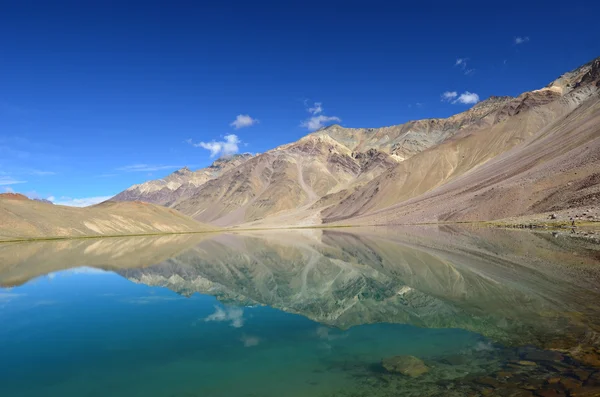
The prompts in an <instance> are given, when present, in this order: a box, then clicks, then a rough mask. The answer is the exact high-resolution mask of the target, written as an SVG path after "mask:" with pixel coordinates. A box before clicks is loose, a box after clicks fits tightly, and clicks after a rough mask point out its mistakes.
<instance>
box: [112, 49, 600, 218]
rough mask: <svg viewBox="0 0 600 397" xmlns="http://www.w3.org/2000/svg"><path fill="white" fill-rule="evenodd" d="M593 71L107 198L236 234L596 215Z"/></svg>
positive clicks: (330, 133)
mask: <svg viewBox="0 0 600 397" xmlns="http://www.w3.org/2000/svg"><path fill="white" fill-rule="evenodd" d="M599 69H600V58H598V59H596V60H594V61H592V62H590V63H587V64H585V65H583V66H581V67H579V68H577V69H575V70H573V71H571V72H568V73H565V74H564V75H562V76H560V77H559V78H558V79H557V80H555V81H553V82H552V83H550V84H549V85H548V86H546V87H544V88H541V89H539V90H534V91H531V92H525V93H523V94H521V95H519V96H517V97H510V96H500V97H498V96H492V97H490V98H488V99H487V100H484V101H482V102H480V103H478V104H476V105H475V106H473V107H472V108H471V109H469V110H467V111H465V112H462V113H460V114H457V115H454V116H452V117H449V118H445V119H424V120H417V121H410V122H408V123H405V124H401V125H397V126H390V127H382V128H344V127H342V126H339V125H332V126H329V127H326V128H323V129H321V130H318V131H316V132H314V133H311V134H309V135H307V136H305V137H303V138H301V139H300V140H298V141H297V142H293V143H290V144H287V145H282V146H280V147H277V148H275V149H272V150H269V151H267V152H265V153H262V154H259V155H256V156H253V157H250V158H244V159H243V161H239V162H237V163H227V164H228V165H227V167H222V168H221V169H220V171H219V172H216V173H210V175H211V176H212V177H210V178H207V177H202V178H199V179H198V181H197V182H185V184H184V182H182V181H181V180H180V179H181V178H182V176H180V175H175V174H177V173H181V172H180V171H178V172H177V173H175V174H172V175H171V176H169V177H167V178H165V179H164V180H159V181H150V182H146V183H145V184H142V185H136V186H132V187H131V188H129V189H128V190H126V191H125V192H123V193H120V194H119V195H117V196H116V198H115V199H117V200H130V199H136V200H143V201H149V202H154V203H158V204H162V205H166V206H169V207H172V208H175V209H177V210H179V211H181V212H183V213H184V214H186V215H189V216H191V217H193V218H195V219H197V220H200V221H202V222H209V223H212V224H215V225H219V226H232V225H240V224H243V225H245V226H246V227H252V226H261V227H265V226H275V227H277V226H291V225H294V226H302V225H315V224H322V223H337V224H390V223H400V222H409V223H410V222H439V221H463V220H493V219H502V218H506V217H514V216H524V215H531V214H540V213H544V212H548V211H561V210H565V209H568V208H574V207H577V208H579V207H581V206H598V201H597V199H600V194H599V193H600V185H599V182H598V181H600V174H598V172H597V171H596V170H598V169H600V163H599V160H598V153H600V140H599V138H598V137H599V135H600V131H599V128H598V126H599V125H600V100H599V92H600V88H599V81H600V77H599V74H600V72H599ZM226 161H231V160H226ZM211 167H212V166H211ZM211 167H209V168H211ZM199 172H204V171H203V170H199V171H196V173H199ZM184 174H185V178H184V179H185V180H186V181H188V180H191V177H190V175H192V174H194V173H192V172H191V171H189V170H186V171H185V172H184ZM194 175H195V174H194ZM202 175H205V174H202ZM177 178H180V179H177ZM186 178H187V179H186ZM173 181H175V182H173ZM169 186H171V187H169ZM184 186H185V187H184Z"/></svg>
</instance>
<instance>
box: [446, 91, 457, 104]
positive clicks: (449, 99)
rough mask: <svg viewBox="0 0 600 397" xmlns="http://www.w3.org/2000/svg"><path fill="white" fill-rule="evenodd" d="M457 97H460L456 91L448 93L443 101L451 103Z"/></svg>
mask: <svg viewBox="0 0 600 397" xmlns="http://www.w3.org/2000/svg"><path fill="white" fill-rule="evenodd" d="M457 96H458V92H456V91H446V92H444V93H443V94H442V101H445V102H450V101H451V100H453V99H454V98H456V97H457Z"/></svg>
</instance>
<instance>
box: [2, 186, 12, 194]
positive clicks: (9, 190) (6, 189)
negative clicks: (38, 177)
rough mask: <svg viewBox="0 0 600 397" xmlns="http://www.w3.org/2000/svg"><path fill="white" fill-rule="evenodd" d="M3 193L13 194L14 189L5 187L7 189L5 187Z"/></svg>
mask: <svg viewBox="0 0 600 397" xmlns="http://www.w3.org/2000/svg"><path fill="white" fill-rule="evenodd" d="M4 192H5V193H14V192H15V189H13V188H12V187H10V186H7V187H5V188H4Z"/></svg>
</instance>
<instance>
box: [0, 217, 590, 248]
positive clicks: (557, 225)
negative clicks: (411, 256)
mask: <svg viewBox="0 0 600 397" xmlns="http://www.w3.org/2000/svg"><path fill="white" fill-rule="evenodd" d="M452 225H460V226H476V227H491V228H500V229H518V230H529V231H533V230H535V231H537V232H553V233H557V232H563V233H560V234H561V235H565V236H571V237H584V238H592V239H594V238H596V239H600V221H575V222H570V221H554V222H552V221H540V220H531V221H525V220H521V221H516V220H515V221H514V222H511V221H506V220H497V221H493V220H492V221H454V222H452V221H450V222H419V223H399V224H373V225H358V224H357V225H326V224H325V225H310V226H284V227H257V228H239V229H238V228H235V227H230V228H222V229H214V230H201V231H192V232H165V233H134V234H114V235H87V236H48V237H42V236H40V237H16V238H12V239H2V238H0V244H5V243H19V242H21V243H22V242H36V241H63V240H82V239H97V238H125V237H157V236H172V235H189V234H211V233H227V232H234V233H237V232H250V231H265V230H299V229H345V228H358V227H388V228H390V227H410V226H452Z"/></svg>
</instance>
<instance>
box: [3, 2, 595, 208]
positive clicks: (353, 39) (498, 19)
mask: <svg viewBox="0 0 600 397" xmlns="http://www.w3.org/2000/svg"><path fill="white" fill-rule="evenodd" d="M124 3H125V2H122V1H114V2H111V1H107V0H104V1H93V0H90V1H83V2H82V1H70V2H63V1H41V0H39V1H26V0H23V1H2V0H0V191H2V190H7V189H8V190H14V191H18V192H23V193H26V194H29V195H31V196H38V197H43V198H46V197H52V198H53V199H54V200H55V201H56V202H61V203H67V204H79V205H81V204H87V203H91V202H94V201H97V200H98V199H97V198H98V197H106V196H110V195H114V194H116V193H118V192H119V191H121V190H123V189H125V188H127V187H128V186H130V185H132V184H134V183H140V182H143V181H145V180H148V179H155V178H158V177H162V176H165V175H167V174H169V173H170V172H172V171H174V170H175V169H177V168H179V167H182V166H186V165H187V166H190V167H192V168H201V167H204V166H207V165H209V164H210V163H211V162H212V161H213V160H214V159H215V157H218V156H219V155H222V154H223V153H233V152H236V151H241V152H246V151H248V152H263V151H266V150H268V149H271V148H273V147H275V146H278V145H280V144H284V143H288V142H291V141H294V140H297V139H298V138H300V137H301V136H303V135H305V134H307V133H308V132H309V130H310V129H314V128H316V127H319V126H321V125H326V124H328V123H332V122H337V123H339V124H341V125H344V126H347V127H378V126H385V125H393V124H399V123H403V122H406V121H408V120H413V119H420V118H428V117H447V116H450V115H452V114H454V113H458V112H460V111H463V110H465V109H467V108H468V107H470V106H472V103H474V102H475V101H476V100H477V99H479V100H483V99H485V98H487V97H488V96H490V95H518V94H519V93H521V92H523V91H527V90H531V89H536V88H540V87H542V86H544V85H546V84H548V83H549V82H550V81H552V80H553V79H555V78H556V77H558V76H559V75H560V74H561V73H563V72H566V71H568V70H570V69H573V68H575V67H577V66H579V65H581V64H583V63H585V62H587V61H589V60H591V59H593V58H595V57H597V56H600V33H599V30H598V28H597V26H598V24H597V15H598V14H599V12H600V2H594V1H587V2H562V1H561V2H556V3H553V2H550V1H545V2H521V3H520V4H517V3H514V2H505V3H502V4H501V5H498V4H494V5H493V6H488V4H489V3H485V2H481V1H478V2H471V3H468V2H460V3H458V2H445V1H444V2H411V3H410V4H402V3H403V2H378V1H369V2H364V1H363V2H357V1H336V2H331V1H329V2H328V1H319V2H313V1H309V0H307V1H301V2H292V1H290V2H287V1H285V2H284V1H273V2H262V1H254V2H250V1H238V2H234V1H220V2H213V3H209V2H192V1H187V2H181V1H169V2H166V1H164V2H156V1H143V2H142V1H138V2H136V1H133V2H127V3H128V4H126V5H125V4H124ZM240 116H241V117H240ZM211 156H212V157H211ZM75 199H77V200H75Z"/></svg>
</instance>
